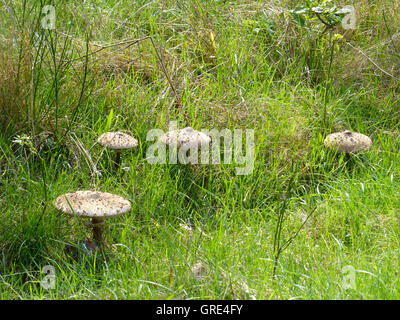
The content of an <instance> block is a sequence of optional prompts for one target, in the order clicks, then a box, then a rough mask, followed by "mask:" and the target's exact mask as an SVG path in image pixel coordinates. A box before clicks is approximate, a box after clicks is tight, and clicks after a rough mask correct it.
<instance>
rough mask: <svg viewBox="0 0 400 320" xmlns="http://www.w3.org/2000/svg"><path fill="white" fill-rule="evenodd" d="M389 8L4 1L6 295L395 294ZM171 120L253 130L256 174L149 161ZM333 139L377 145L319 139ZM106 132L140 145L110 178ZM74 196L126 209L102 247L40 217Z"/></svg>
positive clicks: (394, 5) (198, 0)
mask: <svg viewBox="0 0 400 320" xmlns="http://www.w3.org/2000/svg"><path fill="white" fill-rule="evenodd" d="M45 5H51V6H53V8H54V13H55V20H54V26H53V27H51V22H52V20H51V17H50V16H49V14H51V10H50V11H47V10H43V8H44V6H45ZM346 5H352V6H354V9H355V14H356V18H357V19H356V21H355V28H354V29H346V28H344V27H343V25H342V20H341V19H343V14H340V13H338V14H337V15H334V13H335V12H336V11H338V10H340V9H341V8H343V7H345V6H346ZM313 8H314V9H313ZM316 8H317V9H316ZM320 9H321V10H322V11H320ZM329 10H331V11H329ZM335 10H336V11H335ZM338 12H339V11H338ZM399 17H400V1H398V0H392V1H387V0H359V1H353V2H350V1H348V2H346V1H326V0H319V1H307V0H304V1H291V0H271V1H256V0H237V1H223V0H215V1H206V0H188V1H183V0H176V1H171V0H150V1H142V0H140V1H132V0H89V1H84V2H83V1H76V0H70V1H44V0H43V1H35V0H18V1H17V0H0V218H1V221H0V298H1V299H266V300H268V299H312V300H313V299H399V298H400V283H399V277H398V272H399V271H398V270H400V243H399V242H400V173H399V169H400V157H399V149H400V139H399V136H400V128H399V124H400V96H399V93H400V19H399ZM336 18H337V19H339V20H335V19H336ZM44 26H45V27H44ZM46 26H47V27H46ZM170 121H177V123H178V127H179V128H184V127H186V126H191V127H193V128H194V129H196V130H199V131H200V130H201V129H208V130H211V129H218V130H223V129H229V130H234V129H242V130H250V129H251V130H254V138H255V141H254V145H255V149H254V152H255V158H254V168H253V170H252V171H251V173H249V174H245V175H237V174H236V171H235V168H236V167H238V164H236V163H231V164H229V163H223V162H222V163H220V164H218V165H212V164H208V165H207V164H199V165H194V166H185V165H181V164H170V163H167V164H151V163H149V161H148V159H147V150H148V148H149V146H150V145H151V144H152V142H151V141H148V139H146V137H147V134H148V132H149V131H150V130H153V129H161V130H164V131H167V130H168V127H169V123H170ZM344 130H351V131H355V132H360V133H363V134H365V135H367V136H369V137H370V138H371V139H372V141H373V145H372V147H371V148H370V149H369V150H367V151H365V152H361V153H357V154H354V155H351V157H346V156H345V155H344V154H340V153H337V152H335V151H332V150H328V149H327V148H325V147H324V143H323V142H324V139H325V137H326V136H327V135H328V134H330V133H333V132H338V131H344ZM107 131H123V132H127V133H130V134H132V135H133V136H134V137H136V139H137V140H138V141H139V145H138V147H137V148H134V149H132V150H127V151H125V152H124V153H122V156H121V157H122V159H121V160H122V164H121V167H120V168H118V170H116V169H115V168H114V166H113V161H114V153H113V152H112V151H110V150H107V149H104V148H102V147H101V146H100V145H99V144H98V143H97V139H98V137H99V136H100V135H101V134H102V133H104V132H107ZM243 141H245V139H244V140H243ZM244 150H245V149H244ZM76 190H99V191H106V192H110V193H114V194H118V195H121V196H123V197H125V198H126V199H128V200H129V201H130V202H131V205H132V208H131V210H130V212H129V213H127V214H125V215H123V216H120V217H117V218H114V219H110V220H109V221H108V228H107V230H106V232H105V236H106V239H105V240H106V242H107V250H106V251H107V252H106V253H104V254H92V253H90V252H88V251H87V250H85V248H82V246H81V245H80V244H79V243H80V242H78V241H79V240H82V239H85V238H87V237H88V236H90V233H89V230H88V229H87V228H86V227H85V225H84V223H83V221H82V220H80V219H74V218H71V217H68V216H65V215H62V214H61V213H60V212H58V211H57V210H56V209H55V207H54V200H55V199H56V198H57V197H58V196H59V195H61V194H64V193H67V192H72V191H76ZM71 248H72V249H71ZM71 250H72V251H71ZM45 266H51V267H52V268H53V270H54V272H55V278H54V280H55V281H54V284H55V287H54V288H46V287H45V286H43V281H44V280H45V279H46V276H47V275H46V274H45V272H44V269H43V268H44V267H45ZM47 279H48V278H47Z"/></svg>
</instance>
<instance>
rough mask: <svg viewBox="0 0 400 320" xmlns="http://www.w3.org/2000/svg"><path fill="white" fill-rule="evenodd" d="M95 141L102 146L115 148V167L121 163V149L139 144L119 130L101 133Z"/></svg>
mask: <svg viewBox="0 0 400 320" xmlns="http://www.w3.org/2000/svg"><path fill="white" fill-rule="evenodd" d="M97 142H98V143H100V144H101V145H102V146H103V147H106V148H110V149H113V150H115V152H116V157H115V169H118V168H119V166H120V164H121V150H123V149H131V148H135V147H137V146H138V144H139V142H138V141H137V140H136V139H135V138H134V137H132V136H130V135H129V134H126V133H123V132H119V131H116V132H106V133H103V134H102V135H101V136H100V137H99V138H98V139H97Z"/></svg>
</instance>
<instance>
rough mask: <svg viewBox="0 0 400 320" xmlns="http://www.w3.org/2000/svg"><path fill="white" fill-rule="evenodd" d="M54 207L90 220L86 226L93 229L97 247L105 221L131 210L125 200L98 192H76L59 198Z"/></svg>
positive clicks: (99, 244) (101, 237) (100, 242)
mask: <svg viewBox="0 0 400 320" xmlns="http://www.w3.org/2000/svg"><path fill="white" fill-rule="evenodd" d="M54 206H55V207H56V209H57V210H59V211H61V212H62V213H65V214H67V215H71V216H75V217H79V218H91V222H90V223H87V224H86V225H87V226H88V227H90V228H92V229H93V241H94V243H95V245H96V246H97V247H99V246H102V244H103V227H104V226H105V221H104V220H105V219H106V218H112V217H115V216H119V215H122V214H124V213H126V212H128V211H129V210H130V209H131V203H130V202H129V200H126V199H125V198H123V197H121V196H118V195H115V194H111V193H107V192H100V191H88V190H84V191H76V192H71V193H67V194H63V195H61V196H59V197H58V198H57V199H56V200H55V202H54Z"/></svg>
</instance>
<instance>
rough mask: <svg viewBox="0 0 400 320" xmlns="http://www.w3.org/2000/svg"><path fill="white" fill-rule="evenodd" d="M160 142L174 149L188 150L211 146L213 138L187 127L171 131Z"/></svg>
mask: <svg viewBox="0 0 400 320" xmlns="http://www.w3.org/2000/svg"><path fill="white" fill-rule="evenodd" d="M159 140H160V141H161V142H163V143H165V144H166V145H169V146H170V147H172V148H174V147H176V148H177V149H184V150H188V149H191V148H198V147H199V146H204V145H207V144H209V143H210V141H211V138H210V137H209V136H208V135H206V134H205V133H203V132H200V131H197V130H194V129H193V128H191V127H186V128H183V129H178V130H172V131H169V132H167V133H165V134H164V135H162V136H161V137H160V138H159Z"/></svg>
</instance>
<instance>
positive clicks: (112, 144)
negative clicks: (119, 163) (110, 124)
mask: <svg viewBox="0 0 400 320" xmlns="http://www.w3.org/2000/svg"><path fill="white" fill-rule="evenodd" d="M97 142H98V143H100V144H101V145H102V146H103V147H107V148H111V149H115V150H121V149H130V148H134V147H137V145H138V144H139V142H138V141H137V140H136V139H135V138H134V137H132V136H130V135H129V134H126V133H123V132H120V131H116V132H106V133H103V134H102V135H101V136H100V137H99V138H98V139H97Z"/></svg>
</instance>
